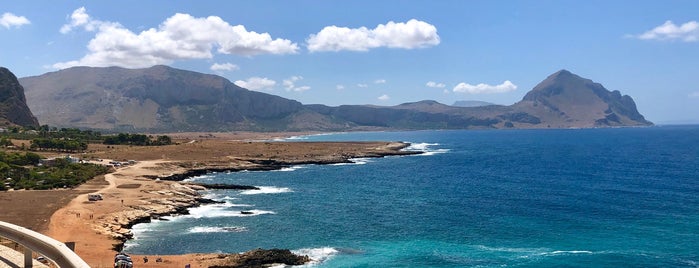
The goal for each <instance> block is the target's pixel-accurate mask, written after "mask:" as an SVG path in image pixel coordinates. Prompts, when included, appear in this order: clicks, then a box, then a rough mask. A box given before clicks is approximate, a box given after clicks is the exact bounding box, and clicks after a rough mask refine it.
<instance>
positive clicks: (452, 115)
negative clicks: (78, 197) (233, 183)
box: [20, 66, 650, 132]
mask: <svg viewBox="0 0 699 268" xmlns="http://www.w3.org/2000/svg"><path fill="white" fill-rule="evenodd" d="M20 82H21V83H22V85H24V87H25V89H26V94H27V100H28V104H29V107H30V108H31V109H32V111H34V113H35V115H36V116H37V117H38V118H39V121H40V122H41V123H42V124H49V125H51V126H58V127H79V128H91V129H101V130H118V131H149V132H173V131H231V130H251V131H303V130H315V131H343V130H374V129H466V128H512V127H514V128H546V127H556V128H568V127H607V126H637V125H649V124H650V122H648V121H646V120H645V119H644V118H643V116H642V115H640V114H639V113H638V111H637V110H636V106H635V104H634V102H633V100H632V99H631V98H630V97H628V96H621V94H620V93H619V92H618V91H614V92H609V91H608V90H606V89H604V87H602V86H601V85H599V84H596V83H593V82H592V81H590V80H587V79H583V78H580V77H578V76H576V75H574V74H571V73H570V72H567V71H559V72H557V73H555V74H553V75H551V76H550V77H549V78H547V79H546V80H544V81H543V82H541V84H539V85H538V86H537V87H536V88H534V90H532V91H531V92H529V93H528V94H527V95H526V96H525V97H524V99H523V100H522V101H520V102H518V103H516V104H514V105H511V106H502V105H488V106H479V107H456V106H449V105H445V104H441V103H438V102H436V101H419V102H414V103H405V104H401V105H397V106H390V107H387V106H372V105H342V106H337V107H329V106H325V105H302V104H301V103H299V102H297V101H294V100H289V99H284V98H281V97H278V96H274V95H269V94H265V93H260V92H256V91H249V90H247V89H243V88H240V87H238V86H236V85H235V84H233V83H231V82H230V81H228V80H226V79H225V78H223V77H220V76H216V75H208V74H201V73H196V72H191V71H184V70H178V69H174V68H170V67H167V66H154V67H151V68H146V69H124V68H118V67H109V68H92V67H75V68H70V69H65V70H61V71H57V72H52V73H47V74H44V75H40V76H34V77H27V78H22V79H20Z"/></svg>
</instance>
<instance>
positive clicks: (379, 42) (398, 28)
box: [306, 19, 440, 52]
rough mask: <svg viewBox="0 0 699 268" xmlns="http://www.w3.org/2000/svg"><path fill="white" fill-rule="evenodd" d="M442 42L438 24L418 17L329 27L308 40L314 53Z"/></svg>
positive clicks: (417, 46) (414, 46)
mask: <svg viewBox="0 0 699 268" xmlns="http://www.w3.org/2000/svg"><path fill="white" fill-rule="evenodd" d="M439 42H440V39H439V35H438V34H437V27H435V26H434V25H432V24H429V23H427V22H424V21H419V20H416V19H412V20H409V21H408V22H393V21H389V22H388V23H386V24H379V25H378V26H376V28H374V29H368V28H366V27H360V28H347V27H337V26H335V25H333V26H327V27H325V28H323V29H322V30H320V32H318V33H317V34H311V35H310V36H309V37H308V39H307V40H306V43H307V46H308V50H309V51H311V52H316V51H342V50H350V51H368V50H369V49H372V48H378V47H388V48H402V49H415V48H424V47H430V46H436V45H438V44H439Z"/></svg>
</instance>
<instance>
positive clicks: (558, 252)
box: [539, 250, 594, 256]
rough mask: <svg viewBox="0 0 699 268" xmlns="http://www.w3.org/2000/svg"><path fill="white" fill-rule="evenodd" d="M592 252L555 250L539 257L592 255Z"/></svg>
mask: <svg viewBox="0 0 699 268" xmlns="http://www.w3.org/2000/svg"><path fill="white" fill-rule="evenodd" d="M593 253H594V252H592V251H587V250H555V251H551V252H543V253H541V254H539V255H542V256H551V255H567V254H593Z"/></svg>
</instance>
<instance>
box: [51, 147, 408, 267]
mask: <svg viewBox="0 0 699 268" xmlns="http://www.w3.org/2000/svg"><path fill="white" fill-rule="evenodd" d="M245 144H250V143H249V142H245ZM263 144H265V145H269V146H271V145H273V144H274V143H269V142H265V143H263ZM283 144H284V146H290V144H294V145H291V146H300V147H299V148H297V149H298V150H300V151H302V152H304V155H303V157H299V155H296V156H294V157H288V156H287V157H276V158H270V157H266V158H260V157H240V156H234V157H228V158H227V159H229V161H228V162H227V163H223V162H221V161H193V160H196V159H190V160H172V159H156V160H145V161H144V160H141V161H139V162H138V163H137V164H135V165H132V166H126V167H121V168H118V169H117V170H115V171H114V172H113V173H110V174H107V175H105V176H104V179H105V180H106V181H107V182H108V185H106V186H104V187H103V188H102V189H100V190H99V191H97V192H98V193H100V194H102V196H103V197H104V200H100V201H95V202H90V201H87V194H81V195H79V196H78V197H76V198H75V199H73V200H72V201H71V202H70V203H69V204H68V205H66V206H64V207H63V208H61V209H59V210H58V211H56V212H55V213H54V214H53V215H52V216H51V220H50V222H49V227H48V231H47V232H46V233H47V234H48V235H49V236H51V237H54V238H56V239H57V240H60V241H71V242H75V245H76V248H75V251H76V252H77V253H78V255H80V256H81V257H82V258H83V259H85V261H87V262H88V263H90V265H91V266H92V267H111V265H112V264H113V263H112V262H111V259H112V258H113V255H114V254H115V253H116V252H117V251H118V250H120V249H121V248H122V247H123V244H124V242H125V241H126V240H127V239H129V238H131V227H132V226H133V225H135V224H138V223H143V222H149V221H150V219H151V218H154V217H160V216H164V215H173V214H186V213H187V209H188V208H191V207H196V206H199V205H202V204H206V203H210V202H215V201H213V200H208V199H203V198H201V194H200V191H203V190H206V188H205V187H204V186H201V185H197V184H192V183H183V182H181V181H182V180H184V179H186V178H189V177H192V176H198V175H203V174H207V173H211V172H236V171H242V170H275V169H282V168H284V167H290V166H295V165H306V164H335V163H347V162H351V159H352V158H362V157H384V156H392V155H411V154H419V153H421V152H416V151H403V150H402V149H404V148H406V147H408V146H409V144H407V143H402V142H374V143H371V142H362V143H352V142H349V143H320V144H322V145H323V147H326V148H325V149H324V150H314V149H313V146H309V145H318V144H319V143H303V142H302V143H283ZM333 146H335V147H334V148H333ZM346 146H349V147H346ZM272 147H274V146H272ZM343 148H344V149H343ZM347 148H352V150H347ZM268 149H269V148H268ZM251 250H253V249H251ZM233 255H238V254H233ZM142 257H144V256H134V255H132V258H133V259H134V263H135V264H136V263H137V264H138V266H139V267H172V266H175V267H176V266H180V265H181V266H182V267H184V265H185V264H190V265H191V267H208V266H210V265H215V264H218V263H219V262H221V261H223V258H225V257H230V254H216V253H193V254H185V255H169V256H160V257H161V258H162V259H163V262H161V263H156V262H149V263H143V262H142V261H140V260H141V259H142ZM151 258H152V259H155V258H153V257H152V256H151Z"/></svg>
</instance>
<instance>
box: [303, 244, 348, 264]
mask: <svg viewBox="0 0 699 268" xmlns="http://www.w3.org/2000/svg"><path fill="white" fill-rule="evenodd" d="M291 252H292V253H294V254H296V255H300V256H304V255H306V256H308V257H309V258H311V262H310V263H309V264H318V263H321V262H324V261H326V260H328V259H330V258H332V257H333V256H335V255H337V254H338V253H340V251H338V250H337V249H335V248H331V247H323V248H302V249H297V250H292V251H291Z"/></svg>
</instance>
